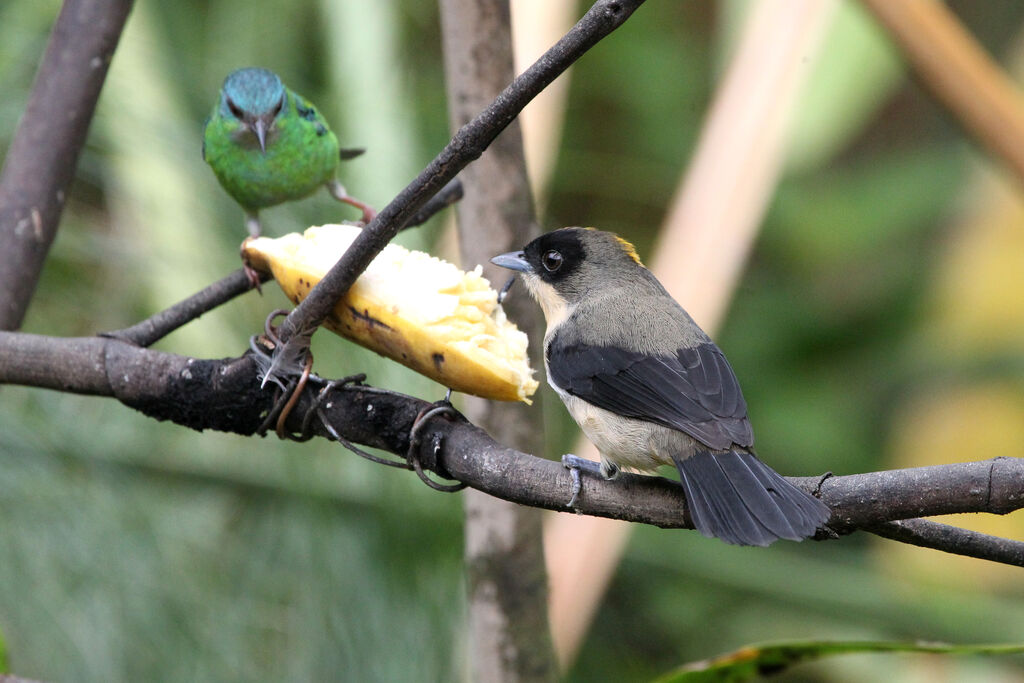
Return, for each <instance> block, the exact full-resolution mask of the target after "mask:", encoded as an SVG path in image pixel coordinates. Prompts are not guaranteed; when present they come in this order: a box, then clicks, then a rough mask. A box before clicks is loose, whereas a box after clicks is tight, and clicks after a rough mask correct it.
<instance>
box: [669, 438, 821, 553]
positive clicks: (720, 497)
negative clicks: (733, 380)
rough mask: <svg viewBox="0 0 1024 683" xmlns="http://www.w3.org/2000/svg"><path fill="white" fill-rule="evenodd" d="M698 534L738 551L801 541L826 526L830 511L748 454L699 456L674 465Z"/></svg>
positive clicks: (709, 454)
mask: <svg viewBox="0 0 1024 683" xmlns="http://www.w3.org/2000/svg"><path fill="white" fill-rule="evenodd" d="M675 462H676V467H677V468H678V469H679V476H680V479H681V480H682V484H683V489H684V490H685V492H686V501H687V504H688V505H689V510H690V516H691V518H692V519H693V524H694V526H695V527H697V531H699V532H701V533H702V534H704V535H705V536H708V537H712V536H713V537H716V538H720V539H722V540H723V541H725V542H726V543H732V544H734V545H761V546H764V545H768V544H769V543H772V542H773V541H775V540H777V539H780V538H787V539H789V540H791V541H801V540H803V539H805V538H808V537H810V536H813V535H814V532H815V530H816V529H817V528H818V527H820V526H821V525H823V524H824V523H825V522H826V521H828V518H829V514H830V510H829V508H828V506H827V505H825V504H824V503H822V502H821V501H820V500H818V499H817V498H815V497H814V496H811V495H810V494H807V493H804V492H803V491H801V490H800V489H798V488H796V487H795V486H793V485H792V484H790V483H789V482H788V481H786V479H785V478H784V477H783V476H782V475H781V474H779V473H778V472H776V471H775V470H773V469H772V468H770V467H768V466H767V465H765V464H764V463H763V462H761V461H760V460H758V459H757V456H755V455H754V454H752V453H747V452H745V451H729V452H726V453H708V452H700V453H697V454H695V455H693V456H691V457H689V458H686V459H679V458H677V459H676V461H675Z"/></svg>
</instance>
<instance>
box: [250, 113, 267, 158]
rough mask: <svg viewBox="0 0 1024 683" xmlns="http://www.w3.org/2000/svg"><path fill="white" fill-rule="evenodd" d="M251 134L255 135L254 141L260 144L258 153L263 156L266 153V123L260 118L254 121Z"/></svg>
mask: <svg viewBox="0 0 1024 683" xmlns="http://www.w3.org/2000/svg"><path fill="white" fill-rule="evenodd" d="M252 128H253V132H254V133H256V139H257V140H259V142H260V151H261V152H263V153H264V154H266V153H267V122H266V121H264V120H263V119H262V118H258V119H256V121H255V122H254V123H253V125H252Z"/></svg>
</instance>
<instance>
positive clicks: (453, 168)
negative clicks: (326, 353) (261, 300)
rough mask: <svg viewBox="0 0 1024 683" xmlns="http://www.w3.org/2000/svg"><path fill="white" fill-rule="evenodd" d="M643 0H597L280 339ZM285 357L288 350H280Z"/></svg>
mask: <svg viewBox="0 0 1024 683" xmlns="http://www.w3.org/2000/svg"><path fill="white" fill-rule="evenodd" d="M641 4H643V0H598V1H597V2H595V3H594V5H593V6H592V7H591V8H590V10H589V11H588V12H587V13H586V14H585V15H584V16H583V18H582V19H580V20H579V22H578V23H577V24H576V25H575V26H573V28H572V30H570V31H569V33H567V34H566V35H565V36H564V37H563V38H562V39H561V40H559V41H558V42H557V43H556V44H555V45H554V46H553V47H552V48H551V49H550V50H548V51H547V52H545V53H544V54H543V55H541V57H540V59H538V60H537V61H536V62H535V63H534V64H533V66H531V67H530V68H529V69H527V70H526V71H525V72H523V73H522V74H520V75H519V76H518V77H516V79H515V80H513V81H512V83H511V84H510V85H509V86H508V87H507V88H505V89H504V90H503V91H502V92H501V94H499V95H498V97H497V98H496V99H495V100H494V101H493V102H492V103H491V104H490V105H489V106H488V107H487V108H486V109H484V110H483V111H482V112H480V113H479V114H477V115H476V117H475V118H473V120H472V121H470V122H469V123H467V124H466V125H464V126H463V127H462V128H460V129H459V131H458V132H457V133H456V134H455V136H454V137H452V139H451V141H450V142H449V143H448V145H447V146H446V147H445V148H444V149H443V150H441V152H440V154H438V155H437V157H435V158H434V160H433V161H431V162H430V164H429V165H428V166H427V167H426V168H425V169H424V170H423V171H422V172H421V173H420V174H419V175H418V176H417V177H416V179H415V180H413V181H412V183H410V184H409V185H408V186H407V187H406V188H405V189H404V190H402V191H401V192H400V193H399V194H398V195H397V196H396V197H395V198H394V199H393V200H392V201H391V203H390V204H388V205H387V206H385V207H384V209H383V210H382V211H381V212H380V213H379V214H377V217H376V218H374V219H373V220H372V221H371V222H370V224H369V225H367V226H366V228H365V229H364V230H363V232H362V234H360V235H359V237H358V238H357V239H356V240H355V241H354V242H353V243H352V246H351V247H349V249H348V251H346V252H345V254H344V255H343V256H342V257H341V258H340V259H339V260H338V262H337V263H336V264H335V265H334V267H333V268H331V270H330V271H329V272H328V273H327V275H326V276H325V277H324V278H323V279H322V280H321V281H320V283H319V284H318V285H317V286H316V287H314V288H313V291H312V292H310V294H309V295H308V296H307V297H306V298H305V299H304V300H303V302H302V303H301V304H299V306H297V307H296V308H295V310H293V311H292V312H291V314H289V316H288V318H286V319H285V321H284V322H283V323H282V324H281V329H280V334H281V337H282V339H291V337H292V336H293V335H295V333H296V332H297V331H300V330H311V329H316V328H317V327H318V326H319V325H320V323H322V322H323V321H324V319H325V318H326V317H327V315H328V313H330V311H331V308H332V307H333V306H334V303H335V302H336V301H337V300H338V299H339V298H341V297H342V296H343V295H344V294H345V292H347V291H348V289H349V287H351V286H352V283H353V282H355V280H356V278H357V277H359V274H360V273H362V272H363V271H364V270H365V269H366V266H367V265H369V263H370V261H372V260H373V258H374V257H375V256H376V255H377V254H378V253H380V251H381V250H382V249H383V248H384V247H385V246H387V244H388V242H390V241H391V239H392V238H393V237H394V236H395V235H396V234H397V233H398V231H399V230H400V229H401V228H402V226H403V225H404V224H405V223H406V222H407V221H408V219H409V218H410V217H411V216H412V215H413V214H415V213H416V212H417V211H418V210H419V208H420V207H421V206H423V204H424V203H425V202H426V201H427V200H428V199H430V197H432V196H433V195H434V194H436V193H437V192H438V190H440V189H441V187H442V186H444V184H445V183H447V182H448V181H449V180H451V179H452V178H454V177H455V175H456V174H457V173H458V172H459V171H461V170H462V169H463V168H465V167H466V165H468V164H469V163H470V162H471V161H473V160H475V159H477V158H478V157H479V156H480V155H481V154H482V153H483V151H484V150H485V149H487V147H488V145H490V144H491V142H492V141H493V140H494V138H495V137H497V136H498V134H499V133H501V131H503V130H504V129H505V127H506V126H508V124H509V123H511V122H512V120H513V119H515V117H516V116H518V115H519V112H520V111H522V109H523V107H525V106H526V105H527V104H528V103H529V102H530V100H532V99H533V98H534V97H536V96H537V94H538V93H539V92H540V91H541V90H543V89H544V88H545V87H547V85H548V84H549V83H551V81H553V80H555V78H557V77H558V76H559V75H560V74H561V73H562V72H563V71H565V70H566V69H567V68H569V66H570V65H572V63H573V62H575V61H576V60H577V59H579V58H580V57H581V56H582V55H583V54H584V53H585V52H586V51H587V50H589V49H590V48H591V47H593V46H594V45H595V44H597V42H598V41H599V40H601V39H602V38H604V37H605V36H607V35H608V34H609V33H611V32H612V31H614V30H615V29H617V28H618V27H619V26H621V25H622V24H623V22H625V21H626V19H628V18H629V16H630V15H631V14H632V13H633V12H634V11H635V10H636V8H637V7H639V6H640V5H641ZM280 352H281V353H287V352H286V351H280Z"/></svg>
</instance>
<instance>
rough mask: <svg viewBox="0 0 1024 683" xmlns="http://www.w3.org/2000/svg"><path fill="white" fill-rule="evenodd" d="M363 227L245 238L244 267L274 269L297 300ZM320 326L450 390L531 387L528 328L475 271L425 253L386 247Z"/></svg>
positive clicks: (497, 395) (513, 391)
mask: <svg viewBox="0 0 1024 683" xmlns="http://www.w3.org/2000/svg"><path fill="white" fill-rule="evenodd" d="M360 230H361V228H358V227H355V226H350V225H322V226H319V227H312V228H309V229H308V230H306V231H305V232H304V233H302V234H301V235H300V234H299V233H292V234H290V235H285V236H284V237H279V238H276V239H274V238H269V237H257V238H255V239H249V240H246V242H245V244H244V245H243V247H242V255H243V257H244V258H245V260H246V261H247V262H248V263H249V265H250V266H252V267H253V268H255V269H256V270H258V271H261V272H265V273H269V274H270V275H273V277H274V279H275V280H277V283H278V284H279V285H280V286H281V289H282V290H283V291H284V293H285V295H286V296H287V297H288V298H289V299H291V300H292V301H293V302H295V303H296V304H298V303H299V302H300V301H302V299H304V298H305V297H306V295H307V294H308V293H309V292H310V290H312V289H313V287H314V286H315V285H316V284H317V283H318V282H319V281H320V279H321V278H322V277H323V276H324V275H326V274H327V271H328V270H330V268H331V266H333V265H334V264H335V262H337V260H338V259H339V258H341V255H342V254H343V253H345V250H346V249H348V247H349V245H350V244H352V241H353V240H354V239H355V238H356V236H357V235H358V234H359V232H360ZM324 326H325V327H326V328H327V329H329V330H331V331H332V332H335V333H337V334H339V335H341V336H342V337H346V338H348V339H351V340H352V341H354V342H356V343H358V344H361V345H362V346H365V347H366V348H368V349H371V350H373V351H376V352H377V353H379V354H381V355H382V356H386V357H388V358H391V359H393V360H396V361H398V362H399V363H402V364H403V365H406V366H408V367H410V368H412V369H413V370H415V371H416V372H419V373H421V374H423V375H426V376H427V377H429V378H431V379H433V380H435V381H437V382H439V383H441V384H443V385H445V386H446V387H451V388H452V389H454V390H456V391H461V392H464V393H467V394H475V395H476V396H482V397H484V398H491V399H497V400H500V401H525V402H526V403H530V398H529V397H530V396H532V395H533V393H534V392H535V391H536V390H537V381H536V380H535V379H533V370H532V369H531V368H530V361H529V358H528V357H527V355H526V348H527V338H526V334H525V333H524V332H522V331H521V330H519V329H518V328H517V327H516V326H515V324H514V323H512V322H511V321H509V320H508V319H507V318H506V317H505V312H504V311H503V310H502V308H501V305H500V304H499V303H498V294H497V292H496V291H495V290H494V289H492V288H491V286H490V283H489V282H488V281H487V280H486V279H485V278H484V277H483V276H482V275H481V268H480V266H477V267H476V269H474V270H472V271H470V272H468V273H467V272H465V271H463V270H461V269H459V268H458V267H456V266H455V265H453V264H451V263H448V262H447V261H443V260H441V259H438V258H436V257H433V256H431V255H429V254H425V253H423V252H422V251H410V250H408V249H406V248H404V247H401V246H399V245H397V244H389V245H388V246H387V247H385V248H384V250H383V251H382V252H381V253H380V254H378V255H377V258H375V259H374V260H373V261H372V262H371V263H370V265H369V267H368V268H367V269H366V271H365V272H364V273H363V274H362V275H360V276H359V278H358V279H357V280H356V282H355V284H353V285H352V288H351V289H350V290H349V292H348V294H346V295H345V297H344V298H343V299H341V300H340V301H339V302H338V303H337V304H336V305H335V306H334V310H333V311H332V313H331V315H330V316H329V317H328V318H327V320H326V321H325V323H324Z"/></svg>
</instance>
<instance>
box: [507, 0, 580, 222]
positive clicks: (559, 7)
mask: <svg viewBox="0 0 1024 683" xmlns="http://www.w3.org/2000/svg"><path fill="white" fill-rule="evenodd" d="M510 7H511V10H512V41H513V49H514V56H515V68H516V73H517V74H519V73H522V72H523V71H525V70H526V69H527V67H529V66H530V65H531V64H533V62H534V61H536V59H537V58H538V57H540V56H541V55H542V54H544V51H545V50H546V49H548V47H550V46H551V45H554V44H555V42H556V41H557V40H558V39H559V38H561V37H562V36H563V35H565V33H566V32H567V31H568V30H569V29H570V28H572V24H573V21H575V20H576V12H577V3H576V2H574V1H573V0H516V1H515V2H513V3H511V5H510ZM571 72H572V70H571V69H570V70H568V71H566V72H565V73H564V74H562V75H561V76H559V77H558V78H556V79H555V81H554V82H553V83H552V84H551V85H549V86H548V87H547V88H545V90H544V92H542V93H541V94H539V95H537V97H536V98H535V99H534V100H533V102H530V104H528V105H526V108H525V109H523V113H522V114H520V116H519V120H520V121H521V122H522V125H523V147H524V148H525V152H526V169H527V172H528V173H529V176H530V189H531V190H532V191H533V196H534V203H535V204H536V205H537V213H538V214H543V211H544V205H545V204H546V203H547V196H548V186H549V185H550V181H551V174H552V173H553V172H554V170H555V161H556V160H557V154H556V153H557V152H558V148H559V145H558V141H559V140H560V139H561V137H562V124H563V123H564V122H565V107H566V104H567V101H568V99H569V76H570V73H571Z"/></svg>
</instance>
